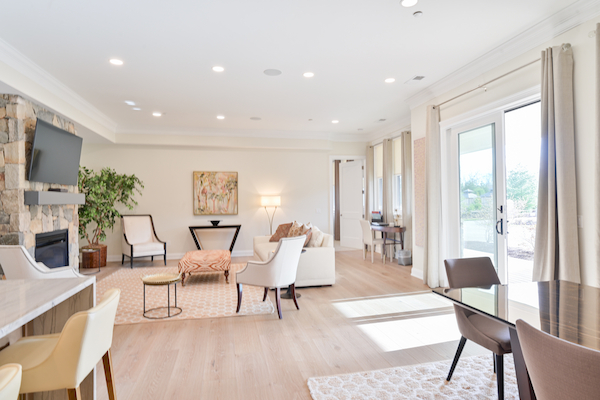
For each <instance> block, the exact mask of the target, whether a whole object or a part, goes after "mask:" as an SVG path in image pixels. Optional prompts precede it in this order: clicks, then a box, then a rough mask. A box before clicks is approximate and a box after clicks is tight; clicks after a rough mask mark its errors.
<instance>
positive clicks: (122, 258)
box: [121, 254, 125, 265]
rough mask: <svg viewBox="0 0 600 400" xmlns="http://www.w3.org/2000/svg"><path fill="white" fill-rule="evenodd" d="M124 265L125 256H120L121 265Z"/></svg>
mask: <svg viewBox="0 0 600 400" xmlns="http://www.w3.org/2000/svg"><path fill="white" fill-rule="evenodd" d="M123 264H125V254H123V255H122V256H121V265H123Z"/></svg>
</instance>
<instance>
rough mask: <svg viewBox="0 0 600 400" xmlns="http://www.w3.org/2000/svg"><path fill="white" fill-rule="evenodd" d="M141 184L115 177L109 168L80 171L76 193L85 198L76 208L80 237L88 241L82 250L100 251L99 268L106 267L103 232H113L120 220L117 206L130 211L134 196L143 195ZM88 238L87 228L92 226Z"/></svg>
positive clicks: (82, 168) (134, 179) (131, 179)
mask: <svg viewBox="0 0 600 400" xmlns="http://www.w3.org/2000/svg"><path fill="white" fill-rule="evenodd" d="M143 188H144V185H143V183H142V181H141V180H140V179H139V178H138V177H137V176H135V175H126V174H117V172H116V171H115V170H114V169H112V168H108V167H106V168H103V169H102V170H101V171H100V172H99V173H96V172H94V171H93V170H91V169H88V168H86V167H79V193H83V194H85V204H84V205H82V206H80V207H79V236H81V238H82V239H85V240H87V242H88V245H87V246H85V247H83V248H84V249H85V248H88V249H99V250H100V266H102V267H104V266H106V253H107V252H106V245H105V244H101V243H100V242H101V241H104V240H105V239H106V231H107V230H108V229H110V230H112V229H113V227H114V225H115V222H116V220H117V218H119V217H120V216H121V214H120V213H119V211H118V210H117V208H116V206H117V203H121V204H123V205H125V206H126V207H127V208H128V209H130V210H131V209H133V206H135V205H137V204H138V203H137V201H135V200H134V198H133V196H134V195H135V192H137V193H139V194H140V195H141V194H142V192H141V189H143ZM93 224H95V228H93V230H92V231H91V238H90V234H89V233H88V226H90V225H91V226H94V225H93Z"/></svg>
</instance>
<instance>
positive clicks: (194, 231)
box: [189, 225, 242, 252]
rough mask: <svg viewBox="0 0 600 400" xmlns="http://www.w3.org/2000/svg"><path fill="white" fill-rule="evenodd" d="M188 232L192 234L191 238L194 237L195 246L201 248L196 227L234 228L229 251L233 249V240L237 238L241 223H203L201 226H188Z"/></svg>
mask: <svg viewBox="0 0 600 400" xmlns="http://www.w3.org/2000/svg"><path fill="white" fill-rule="evenodd" d="M189 228H190V233H191V234H192V238H193V239H194V243H196V247H197V248H198V250H202V246H201V244H200V239H199V238H198V236H197V235H196V230H197V229H235V234H234V235H233V239H232V240H231V246H229V251H230V252H231V251H233V246H235V241H236V240H237V237H238V234H239V233H240V229H241V228H242V226H241V225H217V226H214V225H203V226H190V227H189Z"/></svg>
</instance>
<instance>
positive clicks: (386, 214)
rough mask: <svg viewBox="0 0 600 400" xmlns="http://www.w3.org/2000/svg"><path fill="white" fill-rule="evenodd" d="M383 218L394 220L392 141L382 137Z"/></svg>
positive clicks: (389, 221)
mask: <svg viewBox="0 0 600 400" xmlns="http://www.w3.org/2000/svg"><path fill="white" fill-rule="evenodd" d="M383 220H384V221H385V222H388V223H390V224H392V223H393V222H394V142H393V140H392V139H383Z"/></svg>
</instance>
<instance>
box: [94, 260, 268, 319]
mask: <svg viewBox="0 0 600 400" xmlns="http://www.w3.org/2000/svg"><path fill="white" fill-rule="evenodd" d="M244 266H245V264H231V270H230V275H229V284H227V283H225V276H224V275H223V272H204V273H198V274H193V275H192V276H191V277H190V276H188V277H186V279H185V287H182V286H181V284H177V306H178V307H181V309H182V310H183V312H182V313H181V314H179V315H178V316H175V317H172V318H169V320H183V319H199V318H217V317H231V316H236V315H256V314H271V313H273V311H274V307H273V303H271V299H270V296H267V300H266V301H264V302H263V301H262V298H263V294H264V289H263V288H261V287H256V286H249V285H244V296H243V299H242V308H241V310H240V313H239V314H236V313H235V308H236V306H237V292H236V286H235V272H236V271H239V270H241V269H242V268H244ZM165 272H169V273H177V267H159V268H157V267H150V268H134V269H130V268H122V269H119V270H118V271H116V272H115V273H113V274H111V275H109V276H107V277H106V278H104V279H102V280H100V281H99V282H98V284H97V287H96V296H97V300H98V301H99V300H100V299H101V298H102V295H103V294H104V292H105V291H107V290H108V289H111V288H119V289H121V300H120V301H119V308H118V310H117V318H116V320H115V324H116V325H122V324H139V323H144V322H152V321H161V320H151V319H147V318H144V317H143V315H142V311H143V289H144V288H143V284H142V281H141V279H140V277H141V276H143V275H150V274H159V273H165ZM174 304H175V293H174V289H173V285H171V305H172V306H173V305H174ZM166 305H167V287H166V286H146V309H151V308H154V307H163V306H165V307H166ZM149 315H150V316H164V315H166V310H164V309H163V310H157V311H156V312H152V313H151V314H149Z"/></svg>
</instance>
